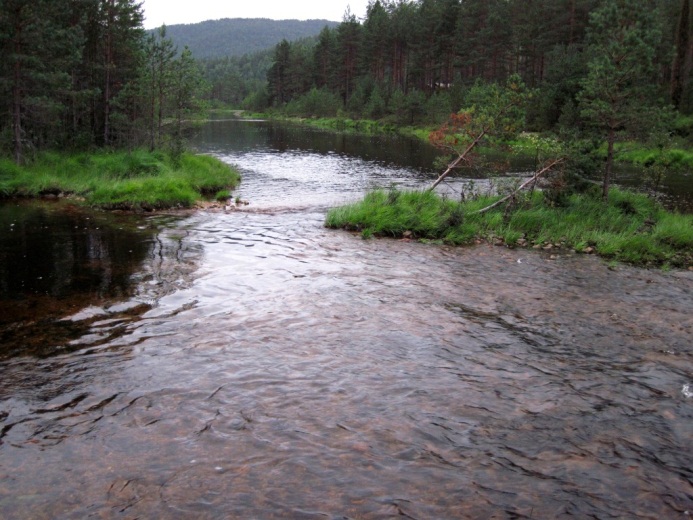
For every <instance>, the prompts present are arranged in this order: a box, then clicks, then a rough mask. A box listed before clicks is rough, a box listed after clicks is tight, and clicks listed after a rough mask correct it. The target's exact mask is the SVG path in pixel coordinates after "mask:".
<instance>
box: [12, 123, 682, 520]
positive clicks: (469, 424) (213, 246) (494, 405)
mask: <svg viewBox="0 0 693 520" xmlns="http://www.w3.org/2000/svg"><path fill="white" fill-rule="evenodd" d="M237 131H239V129H238V128H235V129H233V130H232V129H230V128H229V129H228V134H226V135H227V141H226V142H225V141H224V137H223V136H224V135H225V134H224V131H223V130H222V129H221V128H219V127H217V128H212V129H209V132H210V133H214V134H215V135H216V137H215V140H210V141H209V142H208V143H207V145H205V144H204V143H203V142H201V143H199V145H200V146H201V147H204V146H207V149H208V150H209V151H210V152H213V153H216V154H217V155H218V156H220V157H222V158H224V159H225V160H229V161H233V162H235V163H238V164H239V166H240V167H241V169H242V170H243V174H244V182H243V185H242V187H241V188H240V193H241V194H242V197H243V198H244V199H248V200H249V201H250V202H251V204H250V205H249V206H247V207H245V209H243V210H240V211H228V212H226V211H218V212H208V213H198V214H195V215H192V216H189V217H186V218H177V219H168V220H164V221H162V222H159V223H157V224H156V226H155V233H154V235H153V237H154V238H145V243H146V244H148V246H147V248H145V249H146V253H145V254H144V255H142V256H141V257H140V261H139V263H138V264H137V265H136V266H135V269H134V273H133V274H132V275H131V277H130V280H131V285H130V288H129V289H128V290H126V291H123V292H122V295H121V296H118V295H115V296H114V295H111V296H110V297H107V298H105V300H107V301H104V302H101V303H98V304H90V305H89V306H88V307H87V308H85V309H82V310H81V311H79V312H76V313H73V312H72V310H70V312H69V315H68V314H66V315H65V316H64V318H65V319H63V320H60V321H59V323H63V322H65V323H72V324H81V325H82V326H83V327H84V330H83V332H82V333H81V334H80V335H78V336H77V337H74V338H72V339H71V340H70V342H69V349H67V350H66V351H64V352H61V351H60V350H58V351H56V352H53V355H52V356H50V357H43V358H37V357H36V356H34V355H29V354H30V353H27V355H18V356H17V355H15V356H13V357H8V358H6V359H4V360H1V361H0V511H2V513H3V517H4V518H85V517H90V516H93V517H105V518H191V517H194V518H268V519H271V518H306V519H310V518H353V519H361V518H383V519H384V518H395V517H404V518H417V519H431V518H440V519H449V518H508V519H511V518H535V519H536V518H652V519H655V518H656V519H662V518H682V519H683V518H688V517H689V515H690V512H693V488H692V484H693V456H692V455H691V453H692V450H691V439H692V438H693V421H692V419H693V400H692V398H691V394H690V385H691V384H693V354H692V352H691V338H692V337H693V273H690V272H670V273H662V272H656V271H646V270H641V269H634V268H628V267H620V266H618V267H611V268H609V267H608V266H607V265H605V264H604V263H603V262H602V261H600V260H599V259H597V258H595V257H586V256H575V255H570V254H568V253H560V254H558V255H556V254H554V258H552V257H551V255H549V254H544V253H539V252H534V251H524V250H521V251H520V250H514V251H513V250H508V249H504V248H497V247H492V246H486V245H482V246H478V247H473V248H449V247H439V246H431V245H424V244H418V243H415V242H407V241H394V240H371V241H363V240H361V239H360V238H358V237H356V236H353V235H351V234H348V233H344V232H341V231H330V230H326V229H324V228H323V227H322V222H323V220H324V213H325V209H326V206H328V205H329V204H331V203H332V202H334V201H339V200H349V199H353V198H356V197H358V196H359V194H360V193H362V192H363V190H365V189H368V187H369V186H371V185H373V184H383V183H384V184H386V185H387V184H390V183H396V184H400V185H406V186H417V185H419V184H420V183H425V182H427V178H426V174H425V172H422V171H421V169H420V168H419V167H417V166H411V165H410V166H407V165H406V164H398V163H396V162H395V161H389V162H388V161H386V160H384V159H380V158H377V157H368V158H364V157H359V156H358V155H354V154H351V153H347V152H345V151H321V150H316V149H312V148H311V147H310V146H299V145H296V144H291V145H290V146H287V147H286V148H285V149H283V150H282V149H280V148H279V147H277V146H276V145H275V144H274V142H273V141H272V140H271V139H268V138H267V137H266V135H267V134H263V132H265V130H262V128H256V127H253V128H251V129H250V130H249V134H250V135H248V134H243V135H244V137H239V136H238V135H237V134H236V133H235V132H237ZM254 132H255V137H253V136H252V134H253V133H254ZM258 134H259V135H260V137H258ZM244 139H245V141H244ZM239 143H240V144H239ZM381 147H383V145H379V146H378V147H376V149H379V148H381ZM331 178H332V179H333V181H334V182H333V184H332V185H330V179H331ZM330 186H332V187H330ZM150 236H151V235H150ZM132 240H134V239H131V241H132ZM106 296H108V295H106ZM109 298H110V299H109ZM123 309H125V310H127V309H130V311H129V314H127V315H125V314H123V313H122V312H121V311H122V310H123ZM56 343H57V344H58V345H63V346H64V343H63V342H61V341H60V339H58V341H57V342H56ZM687 385H688V386H687ZM687 388H688V390H686V389H687ZM687 512H689V513H687Z"/></svg>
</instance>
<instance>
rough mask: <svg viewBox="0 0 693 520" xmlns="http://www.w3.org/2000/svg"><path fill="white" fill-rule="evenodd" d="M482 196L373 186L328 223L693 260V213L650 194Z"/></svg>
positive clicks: (651, 261) (639, 258)
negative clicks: (500, 199)
mask: <svg viewBox="0 0 693 520" xmlns="http://www.w3.org/2000/svg"><path fill="white" fill-rule="evenodd" d="M494 200H496V199H494V198H484V197H481V198H478V199H476V200H472V201H468V202H464V203H460V202H456V201H452V200H449V199H445V198H443V197H440V196H438V195H437V194H435V193H434V192H430V191H425V192H407V191H398V190H390V191H374V192H371V193H369V194H368V195H367V196H366V197H365V198H364V199H363V200H362V201H360V202H357V203H355V204H352V205H348V206H344V207H340V208H336V209H333V210H331V211H330V212H329V213H328V215H327V218H326V225H327V226H328V227H331V228H344V229H348V230H351V231H358V232H360V233H361V234H362V236H363V237H364V238H368V237H371V236H388V237H411V238H415V239H420V240H434V241H441V242H443V243H447V244H454V245H462V244H472V243H475V242H476V241H478V240H488V241H491V242H493V243H496V244H498V245H507V246H508V247H534V248H537V249H539V248H543V249H547V250H548V249H551V250H553V249H556V250H559V249H566V250H574V251H576V252H580V253H595V254H599V255H601V256H603V257H605V258H610V259H614V260H617V261H622V262H627V263H631V264H635V265H641V266H664V267H666V266H670V267H677V268H689V267H691V266H692V265H693V215H681V214H678V213H671V212H668V211H666V210H665V209H663V208H661V207H660V206H659V205H658V204H657V203H656V202H654V201H653V200H651V199H650V198H648V197H647V196H645V195H642V194H636V193H631V192H626V191H620V190H616V189H612V191H611V193H610V196H609V200H608V203H607V202H603V201H602V199H601V197H600V196H599V195H598V194H589V193H586V194H575V195H572V196H570V197H568V198H567V199H566V200H564V201H563V202H562V204H561V205H560V206H552V205H551V204H550V202H549V201H547V200H546V198H545V196H544V195H543V194H542V193H534V194H532V195H528V196H527V197H526V198H525V199H524V200H523V201H522V202H521V203H520V204H519V205H518V207H516V208H513V209H512V211H508V208H506V207H503V206H499V207H497V208H495V209H493V210H491V211H488V212H485V213H482V214H479V213H475V212H477V211H478V210H480V209H481V208H484V207H486V206H488V205H489V204H491V203H493V202H494Z"/></svg>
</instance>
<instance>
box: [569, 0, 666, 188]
mask: <svg viewBox="0 0 693 520" xmlns="http://www.w3.org/2000/svg"><path fill="white" fill-rule="evenodd" d="M656 20H657V13H656V12H655V13H653V12H652V8H651V5H650V2H648V1H647V0H604V2H603V4H602V6H601V7H600V8H599V9H597V10H596V11H594V12H593V13H592V15H591V17H590V27H589V34H588V42H589V47H588V50H587V52H588V56H590V61H589V62H588V64H587V76H586V77H585V78H584V80H583V82H582V88H583V91H582V93H581V94H580V97H579V100H580V108H581V114H582V117H584V118H585V119H586V120H587V121H589V122H590V123H591V124H592V125H593V127H595V128H596V129H597V131H598V132H600V134H601V135H602V137H603V138H604V139H605V140H606V143H607V159H606V165H605V169H604V178H603V179H604V180H603V190H602V193H603V196H604V198H606V197H608V194H609V186H610V183H611V171H612V167H613V161H614V145H615V143H616V141H617V140H618V139H619V136H620V135H622V134H623V133H628V132H630V133H633V132H635V131H636V130H637V129H638V128H642V127H647V126H650V125H651V124H652V120H653V117H654V115H655V113H656V110H655V106H656V105H655V103H656V99H655V94H656V92H655V89H654V88H653V85H655V83H654V80H655V78H656V69H655V49H656V48H657V46H658V43H659V40H660V38H661V32H660V31H659V27H658V25H657V23H656Z"/></svg>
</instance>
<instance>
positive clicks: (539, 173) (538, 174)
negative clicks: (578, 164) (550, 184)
mask: <svg viewBox="0 0 693 520" xmlns="http://www.w3.org/2000/svg"><path fill="white" fill-rule="evenodd" d="M563 161H565V157H560V158H558V159H554V160H553V161H551V163H549V164H548V165H547V166H544V167H543V168H542V169H541V170H539V171H537V172H535V173H534V175H533V176H532V178H531V179H529V180H528V181H525V182H523V183H522V184H521V185H520V186H519V187H518V188H517V189H516V190H515V191H513V192H512V193H511V194H510V195H507V196H506V197H503V198H502V199H500V200H497V201H496V202H494V203H493V204H491V205H490V206H486V207H485V208H482V209H480V210H479V211H474V212H473V213H471V214H472V215H480V214H481V213H486V212H487V211H489V210H492V209H493V208H496V207H498V206H500V205H501V204H503V203H504V202H506V201H507V200H509V199H511V198H513V197H514V196H515V195H517V194H518V193H519V192H521V191H522V190H523V189H525V188H526V187H527V186H529V185H530V184H532V183H533V182H536V181H537V180H538V179H539V177H541V176H543V175H545V174H546V173H547V172H549V171H551V170H552V169H553V168H554V166H556V165H557V164H560V163H562V162H563Z"/></svg>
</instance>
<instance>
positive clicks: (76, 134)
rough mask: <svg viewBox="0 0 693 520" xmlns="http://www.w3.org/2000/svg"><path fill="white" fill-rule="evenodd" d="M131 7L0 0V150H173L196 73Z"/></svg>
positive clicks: (116, 1) (20, 157)
mask: <svg viewBox="0 0 693 520" xmlns="http://www.w3.org/2000/svg"><path fill="white" fill-rule="evenodd" d="M142 21H143V13H142V6H141V2H138V1H136V0H0V55H2V57H3V59H2V60H1V61H0V105H1V106H0V113H1V114H2V116H1V119H0V150H2V151H3V152H4V153H6V154H11V155H12V156H13V157H14V158H15V160H16V162H17V163H21V162H23V161H24V160H25V159H26V158H27V157H28V156H30V155H31V154H32V153H34V152H35V151H37V150H44V149H89V148H93V147H129V148H133V147H141V146H147V147H149V148H152V149H154V148H160V147H162V146H169V147H171V148H172V149H174V151H175V150H176V149H177V150H180V148H181V146H182V134H183V130H184V126H185V120H186V117H187V116H188V115H189V113H190V111H193V110H195V109H196V107H197V105H198V103H199V97H200V89H201V87H202V84H203V81H202V74H201V70H200V68H199V65H198V64H196V62H195V60H194V59H193V56H192V53H191V52H190V50H188V49H187V48H186V49H183V50H182V51H180V52H179V51H178V49H177V48H176V47H175V46H174V44H173V42H172V41H171V39H170V38H169V37H168V36H167V34H166V30H165V28H162V29H160V30H158V31H155V32H154V33H152V34H149V35H148V34H147V33H146V32H145V30H144V29H143V27H142Z"/></svg>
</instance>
